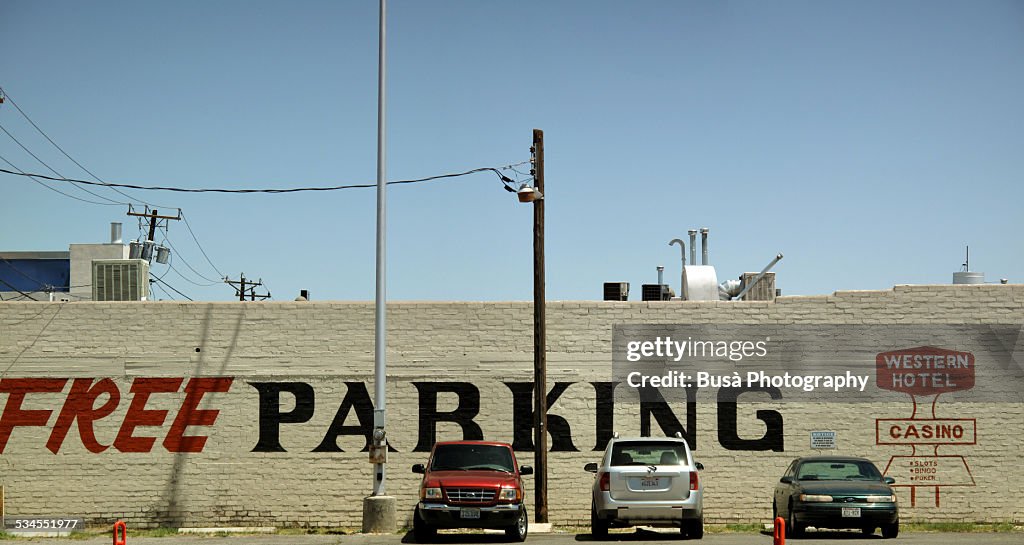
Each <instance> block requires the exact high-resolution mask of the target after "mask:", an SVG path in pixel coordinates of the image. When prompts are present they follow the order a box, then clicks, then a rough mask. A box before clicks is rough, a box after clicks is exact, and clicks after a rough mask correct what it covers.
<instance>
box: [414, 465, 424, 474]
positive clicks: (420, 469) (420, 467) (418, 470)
mask: <svg viewBox="0 0 1024 545" xmlns="http://www.w3.org/2000/svg"><path fill="white" fill-rule="evenodd" d="M412 472H413V473H419V474H421V475H422V474H424V473H426V472H427V468H425V467H423V464H416V465H414V466H412Z"/></svg>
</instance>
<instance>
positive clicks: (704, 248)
mask: <svg viewBox="0 0 1024 545" xmlns="http://www.w3.org/2000/svg"><path fill="white" fill-rule="evenodd" d="M700 252H701V255H700V264H701V265H707V264H708V228H707V227H701V228H700Z"/></svg>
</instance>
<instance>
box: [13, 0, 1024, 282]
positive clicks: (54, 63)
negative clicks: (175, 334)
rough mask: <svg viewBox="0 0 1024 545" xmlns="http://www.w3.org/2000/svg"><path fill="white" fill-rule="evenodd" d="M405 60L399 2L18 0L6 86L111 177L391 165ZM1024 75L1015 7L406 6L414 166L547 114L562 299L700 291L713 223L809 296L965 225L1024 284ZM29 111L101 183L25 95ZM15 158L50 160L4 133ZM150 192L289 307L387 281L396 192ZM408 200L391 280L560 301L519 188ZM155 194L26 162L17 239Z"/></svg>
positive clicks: (17, 244) (400, 168)
mask: <svg viewBox="0 0 1024 545" xmlns="http://www.w3.org/2000/svg"><path fill="white" fill-rule="evenodd" d="M376 70H377V2H376V1H371V0H364V1H358V2H357V1H345V2H342V1H330V2H315V1H302V2H285V3H282V2H263V1H244V2H243V1H217V2H199V1H192V0H181V1H176V2H127V1H125V2H113V1H102V0H96V1H91V2H71V1H67V2H65V1H21V0H3V1H2V2H0V86H2V87H3V88H4V89H5V91H6V92H7V93H8V94H9V95H10V97H11V98H13V100H14V101H15V102H17V104H18V105H19V106H21V108H22V109H23V110H24V111H25V112H26V113H27V114H28V115H29V116H30V117H31V118H32V120H33V121H35V122H36V124H38V125H39V126H40V127H41V128H42V129H43V130H44V131H46V133H47V134H49V136H50V137H51V138H52V139H53V140H54V141H55V142H57V143H58V144H59V145H60V146H61V147H63V148H64V149H65V150H66V151H67V152H68V153H69V154H70V155H71V156H72V157H74V158H75V159H76V160H77V161H78V162H80V163H81V164H82V165H84V166H85V167H86V168H88V169H89V170H91V171H92V172H93V173H96V174H97V175H98V176H100V177H101V178H103V179H104V180H106V181H111V182H126V183H139V184H143V185H172V186H179V187H193V188H194V187H225V188H242V187H246V188H248V187H303V186H318V185H337V184H344V183H366V182H373V181H374V180H375V176H376V93H377V89H376V85H377V80H376ZM1022 88H1024V4H1021V3H1020V2H1013V1H985V2H948V1H929V2H912V1H901V2H873V1H865V2H811V1H808V2H796V1H785V2H756V1H751V2H735V1H734V2H681V1H679V2H677V1H665V2H654V1H644V2H601V1H582V0H580V1H568V0H565V1H525V0H516V1H503V2H498V1H486V2H485V1H470V0H463V1H441V0H437V1H414V0H391V1H390V2H389V3H388V87H387V93H388V161H387V171H388V178H389V179H392V180H395V179H405V178H418V177H423V176H430V175H435V174H443V173H448V172H457V171H462V170H468V169H471V168H476V167H500V166H503V165H508V164H510V163H516V162H520V161H524V160H526V159H528V158H529V151H528V148H529V145H530V137H531V130H532V129H533V128H540V129H543V130H544V132H545V139H546V159H547V161H546V184H547V191H546V194H547V196H548V198H547V201H546V203H547V204H546V207H547V273H548V298H549V299H551V300H580V299H599V298H600V297H601V284H602V283H603V282H605V281H628V282H630V283H631V284H632V298H633V299H638V298H639V292H640V285H641V284H644V283H654V282H655V279H656V272H655V267H656V266H657V265H665V266H666V278H667V279H669V281H670V282H671V283H672V284H673V286H674V287H675V288H676V289H677V290H678V285H677V284H678V278H679V249H678V248H677V247H670V246H668V241H669V240H671V239H673V238H676V237H680V238H686V237H685V235H686V230H687V229H688V228H695V227H705V226H706V227H709V228H710V229H711V239H710V250H711V261H712V263H713V264H714V265H716V266H717V268H718V277H719V279H720V280H724V279H728V278H736V277H737V276H738V275H739V274H740V273H742V272H744V271H757V270H760V269H761V267H762V266H764V265H765V264H766V263H767V262H768V261H769V260H770V259H771V258H772V257H773V256H774V255H775V254H776V253H777V252H783V253H784V254H785V256H786V257H785V259H783V261H782V262H780V263H779V265H778V266H777V268H776V272H777V274H778V277H777V285H778V287H780V288H781V289H782V290H783V292H784V293H785V294H821V293H831V292H832V291H834V290H838V289H886V288H889V287H891V286H892V285H894V284H907V283H948V282H950V279H951V274H952V273H953V272H954V271H957V270H959V268H960V264H961V263H962V262H963V258H964V246H965V245H968V244H969V245H970V247H971V264H972V269H974V270H978V271H984V272H985V273H986V274H987V280H989V281H997V280H998V278H1000V277H1008V278H1010V279H1011V281H1012V282H1021V281H1022V280H1024V251H1022V250H1024V243H1022V238H1021V233H1022V232H1024V215H1022V214H1021V213H1020V205H1021V203H1022V202H1024V184H1022V183H1021V173H1022V172H1024V152H1022V150H1024V129H1022V127H1024V124H1022V121H1024V99H1022V98H1021V97H1022V96H1024V94H1022V93H1021V89H1022ZM0 125H3V127H4V128H6V129H7V130H8V131H10V132H11V133H12V134H13V135H14V136H15V137H17V138H18V140H20V141H21V142H22V143H23V144H24V145H25V146H26V147H28V148H29V149H30V150H32V151H33V152H34V153H35V154H36V155H38V156H39V157H40V158H42V159H43V160H44V161H46V162H47V163H48V164H49V165H50V166H52V167H53V168H55V169H56V170H57V171H58V172H60V173H61V174H63V175H65V176H67V177H71V178H85V179H89V176H88V175H87V174H86V173H85V172H83V171H81V170H79V169H78V167H76V166H75V165H74V164H73V163H71V162H70V161H68V160H67V159H66V158H64V157H63V156H62V155H61V154H60V153H59V152H58V151H57V150H56V149H54V148H53V147H52V146H51V145H50V144H49V142H47V141H46V140H45V139H44V138H43V137H42V136H40V135H39V134H38V133H36V132H35V129H33V128H32V126H31V125H29V124H28V123H27V122H26V121H25V119H24V118H22V117H21V115H20V114H19V113H18V112H17V110H15V109H14V108H13V107H12V106H11V104H10V103H9V102H8V103H5V104H3V105H0ZM0 156H3V157H4V158H6V159H8V160H9V161H11V162H12V163H14V164H15V165H17V166H18V167H19V168H20V169H22V170H26V171H29V172H39V173H47V172H48V171H47V169H46V168H45V167H43V166H42V165H40V164H39V163H37V162H35V160H34V159H33V158H32V157H30V156H29V155H27V154H26V153H25V152H24V151H22V150H21V148H19V147H18V146H17V144H15V143H14V142H13V141H12V140H11V139H10V138H8V137H7V135H4V134H2V133H0ZM0 166H6V165H0ZM54 185H56V184H54ZM57 187H59V188H60V189H61V190H63V191H66V192H68V193H71V194H74V195H76V196H80V197H84V198H91V199H95V198H94V197H92V196H90V195H88V194H85V193H82V192H81V191H79V190H77V189H75V188H73V187H67V186H66V185H57ZM93 191H96V192H99V193H101V194H103V195H105V196H107V197H108V198H111V199H114V200H117V201H127V200H128V199H126V198H124V197H123V196H122V195H118V194H116V193H113V192H112V191H110V190H107V189H93ZM128 193H129V194H130V195H132V196H133V197H134V199H133V201H134V202H136V203H141V202H142V201H146V202H150V203H154V204H158V205H160V206H158V208H159V209H161V210H162V211H163V210H165V209H166V208H167V207H168V206H169V207H173V208H178V207H180V208H182V209H183V211H184V213H185V215H186V217H188V219H189V222H190V225H191V226H192V228H193V229H194V231H195V234H196V236H197V237H198V239H199V241H200V242H201V243H202V247H203V248H204V249H205V250H206V253H207V254H208V255H209V257H210V258H211V260H212V261H213V264H214V265H216V269H217V270H219V271H220V273H223V274H226V275H230V276H231V277H232V278H237V277H238V275H239V274H240V273H242V272H244V273H245V275H246V276H247V277H250V278H262V279H263V280H264V281H265V282H266V284H267V285H268V286H269V288H270V289H271V291H272V293H273V295H274V298H275V299H278V300H290V299H293V298H294V297H295V296H296V295H297V294H298V291H299V290H300V289H308V290H310V291H311V292H312V296H313V298H314V299H317V300H324V299H333V300H372V299H373V294H374V227H375V218H374V214H375V195H374V191H373V190H372V189H360V190H348V191H339V192H333V193H317V194H302V195H280V196H273V195H251V196H246V195H215V194H200V195H183V194H176V193H153V192H139V191H129V192H128ZM388 199H389V200H388V204H389V229H388V263H389V268H388V280H389V282H388V292H389V299H391V300H413V299H428V300H530V299H531V298H532V272H531V271H532V268H531V267H532V257H531V256H532V253H531V252H532V246H531V236H532V235H531V227H532V223H531V222H532V213H531V210H530V207H529V206H527V205H521V204H519V203H518V202H517V201H516V200H515V198H514V197H513V196H512V195H511V194H509V193H506V192H505V191H503V190H502V187H501V184H500V183H499V182H498V181H497V179H496V177H494V176H493V175H490V174H478V175H474V176H468V177H464V178H457V179H454V180H449V181H441V182H433V183H424V184H415V185H405V186H394V187H392V188H391V189H390V190H389V192H388ZM126 211H127V207H126V206H121V205H117V206H100V205H93V204H87V203H83V202H80V201H78V200H74V199H71V198H68V197H64V196H62V195H59V194H57V193H55V192H51V191H49V190H47V189H46V188H44V187H42V186H40V185H39V184H36V183H34V182H32V181H31V180H28V179H23V178H21V177H15V176H10V175H4V174H0V250H5V251H20V250H62V249H66V248H67V245H68V244H69V243H79V242H104V241H106V240H107V237H108V232H109V227H108V224H109V223H110V222H111V221H123V222H125V235H126V236H128V237H130V238H134V237H135V236H136V235H137V233H138V229H137V225H136V223H135V221H134V220H131V219H130V218H128V217H127V216H125V212H126ZM167 237H168V238H169V239H170V241H171V243H172V244H173V246H174V247H175V248H176V249H177V252H175V257H174V261H172V264H173V265H174V268H175V270H173V271H172V270H168V269H167V268H166V267H164V266H159V265H158V266H156V267H155V268H154V272H155V274H157V275H160V276H162V275H163V274H164V273H165V272H167V276H166V277H165V281H166V282H168V283H169V284H170V285H172V286H174V287H175V288H177V289H178V290H180V291H181V292H183V293H185V294H187V295H189V296H190V297H192V298H194V299H198V300H229V299H231V298H232V296H233V294H234V292H233V290H232V289H231V288H230V287H228V286H226V285H223V284H218V285H213V286H199V285H196V284H206V283H209V282H207V281H206V280H202V279H200V278H199V277H198V275H197V274H195V273H194V272H193V271H192V270H190V268H189V266H191V268H194V269H195V270H196V271H198V272H199V273H200V274H202V275H203V276H205V277H207V278H209V279H212V280H217V278H218V277H219V276H220V275H219V274H218V272H217V271H215V270H214V268H213V267H212V266H211V265H210V264H208V263H207V261H206V259H204V257H203V255H202V254H201V253H200V251H199V248H198V247H197V246H196V244H195V242H194V241H193V240H192V237H191V235H190V234H189V232H188V230H187V229H186V228H185V226H184V225H183V224H182V223H181V222H171V225H170V227H169V231H168V232H167ZM157 295H158V296H162V297H163V293H161V292H160V291H159V290H158V291H157ZM174 297H176V298H180V296H178V295H176V294H174Z"/></svg>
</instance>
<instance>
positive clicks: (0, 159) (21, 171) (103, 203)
mask: <svg viewBox="0 0 1024 545" xmlns="http://www.w3.org/2000/svg"><path fill="white" fill-rule="evenodd" d="M0 161H3V162H5V163H7V165H8V166H10V167H11V168H13V169H14V170H17V171H18V172H20V173H21V174H22V175H24V176H28V178H29V179H30V180H32V181H33V182H35V183H37V184H39V185H41V186H43V187H45V188H46V189H49V190H50V191H53V192H54V193H60V194H61V195H64V196H65V197H68V198H71V199H75V200H76V201H82V202H84V203H89V204H98V205H101V206H122V205H119V204H116V203H112V202H96V201H90V200H89V199H83V198H81V197H76V196H74V195H72V194H70V193H65V192H63V191H61V190H59V189H56V188H53V187H50V186H49V185H47V184H46V183H45V182H43V181H40V180H38V179H36V177H35V176H32V175H31V174H28V173H26V172H25V171H24V170H21V169H20V168H18V167H16V166H14V163H12V162H10V161H8V160H7V159H6V158H5V157H4V156H2V155H0ZM4 172H7V171H6V170H5V171H4Z"/></svg>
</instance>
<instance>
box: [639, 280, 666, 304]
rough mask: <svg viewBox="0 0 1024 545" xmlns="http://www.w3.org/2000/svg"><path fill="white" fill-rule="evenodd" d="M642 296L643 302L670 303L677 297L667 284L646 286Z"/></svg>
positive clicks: (642, 290) (642, 287)
mask: <svg viewBox="0 0 1024 545" xmlns="http://www.w3.org/2000/svg"><path fill="white" fill-rule="evenodd" d="M640 296H641V297H640V299H641V300H642V301H669V300H671V299H672V298H673V297H675V292H674V291H672V288H670V287H668V285H667V284H644V285H643V286H641V292H640Z"/></svg>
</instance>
